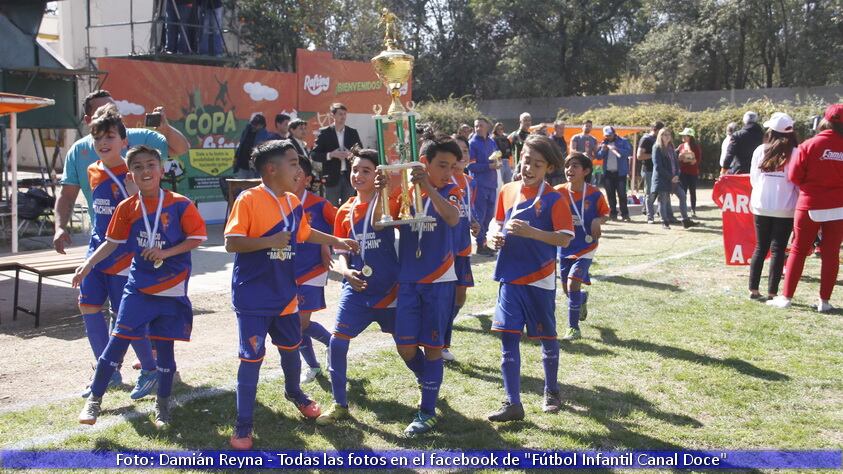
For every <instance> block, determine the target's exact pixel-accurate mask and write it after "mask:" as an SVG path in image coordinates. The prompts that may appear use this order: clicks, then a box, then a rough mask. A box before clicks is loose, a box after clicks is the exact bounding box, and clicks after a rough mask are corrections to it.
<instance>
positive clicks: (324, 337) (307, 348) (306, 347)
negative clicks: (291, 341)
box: [299, 321, 331, 368]
mask: <svg viewBox="0 0 843 474" xmlns="http://www.w3.org/2000/svg"><path fill="white" fill-rule="evenodd" d="M312 339H316V340H317V341H319V342H321V343H322V344H325V346H326V347H327V346H328V344H329V343H330V342H331V333H329V332H328V330H327V329H325V326H322V325H321V324H319V323H317V322H316V321H311V322H310V324H309V325H308V326H307V327H306V328H305V329H304V330H303V331H302V343H301V346H299V350H300V351H301V355H302V358H303V359H304V361H305V363H306V364H307V365H308V366H309V367H313V368H317V367H320V365H319V361H318V360H317V359H316V353H315V352H314V351H313V341H312Z"/></svg>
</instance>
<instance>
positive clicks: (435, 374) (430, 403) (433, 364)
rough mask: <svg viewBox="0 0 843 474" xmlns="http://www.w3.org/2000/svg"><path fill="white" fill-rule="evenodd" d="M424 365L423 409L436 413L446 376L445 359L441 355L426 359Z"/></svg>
mask: <svg viewBox="0 0 843 474" xmlns="http://www.w3.org/2000/svg"><path fill="white" fill-rule="evenodd" d="M419 352H421V351H419ZM423 366H424V369H423V372H422V380H421V382H422V391H421V392H422V393H421V411H423V412H425V413H427V414H429V415H435V414H436V399H438V398H439V388H440V387H441V386H442V379H443V378H444V376H445V360H444V359H442V358H441V357H440V358H438V359H436V360H428V359H424V362H423Z"/></svg>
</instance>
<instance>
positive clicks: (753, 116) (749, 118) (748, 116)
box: [743, 110, 758, 125]
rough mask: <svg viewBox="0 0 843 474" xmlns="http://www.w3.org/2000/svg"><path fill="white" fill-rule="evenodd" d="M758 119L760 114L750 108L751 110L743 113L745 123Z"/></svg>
mask: <svg viewBox="0 0 843 474" xmlns="http://www.w3.org/2000/svg"><path fill="white" fill-rule="evenodd" d="M757 121H758V114H756V113H755V112H753V111H751V110H750V111H748V112H746V113H745V114H743V123H744V125H746V124H748V123H754V122H757Z"/></svg>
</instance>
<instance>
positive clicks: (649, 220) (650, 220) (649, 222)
mask: <svg viewBox="0 0 843 474" xmlns="http://www.w3.org/2000/svg"><path fill="white" fill-rule="evenodd" d="M647 223H648V224H655V223H656V221H654V220H653V219H647Z"/></svg>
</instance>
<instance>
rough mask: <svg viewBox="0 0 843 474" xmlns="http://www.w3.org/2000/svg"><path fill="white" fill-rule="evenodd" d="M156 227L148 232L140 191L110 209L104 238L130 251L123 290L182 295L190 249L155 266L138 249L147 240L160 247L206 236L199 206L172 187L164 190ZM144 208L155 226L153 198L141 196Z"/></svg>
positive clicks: (154, 201) (188, 267)
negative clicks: (130, 255)
mask: <svg viewBox="0 0 843 474" xmlns="http://www.w3.org/2000/svg"><path fill="white" fill-rule="evenodd" d="M163 196H164V202H163V204H162V207H161V216H160V219H159V224H158V230H157V232H156V233H155V235H153V236H150V235H148V233H147V231H146V227H145V225H144V215H143V211H142V210H141V204H140V199H141V198H140V194H136V195H134V196H132V197H130V198H129V199H126V200H125V201H123V202H121V203H120V205H118V206H117V210H116V211H114V216H113V217H112V218H111V223H110V224H109V226H108V232H107V233H106V238H107V239H108V240H109V241H111V242H114V243H118V244H121V243H125V244H126V245H127V246H128V248H129V250H130V251H131V252H132V254H133V255H134V258H133V259H132V267H131V269H130V270H129V281H128V283H127V284H126V291H127V292H130V293H144V294H147V295H157V296H171V297H183V296H186V295H187V282H188V279H189V278H190V271H191V263H190V252H185V253H182V254H179V255H175V256H173V257H170V258H167V259H165V260H164V262H163V264H162V265H161V267H159V268H154V267H153V265H154V262H152V261H150V260H146V259H144V258H141V256H140V254H141V252H142V251H143V250H144V249H145V248H147V246H148V242H150V241H152V242H153V243H154V246H155V247H157V248H160V249H168V248H170V247H174V246H176V245H178V244H180V243H182V242H184V241H185V240H187V239H199V240H206V239H207V238H208V237H207V232H206V231H205V221H204V220H203V219H202V216H200V215H199V210H198V209H196V206H194V205H193V202H191V201H190V199H188V198H187V197H185V196H182V195H181V194H176V193H174V192H172V191H166V190H165V191H164V193H163ZM143 202H144V204H145V207H146V210H147V216H146V219H147V220H148V222H149V223H150V226H151V227H152V228H154V227H155V223H154V221H155V212H156V209H157V208H158V199H157V198H143Z"/></svg>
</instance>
